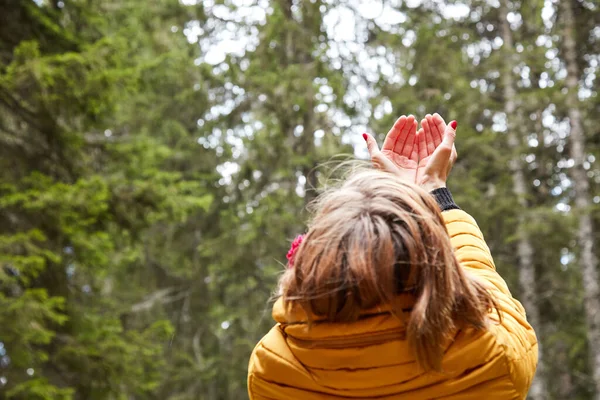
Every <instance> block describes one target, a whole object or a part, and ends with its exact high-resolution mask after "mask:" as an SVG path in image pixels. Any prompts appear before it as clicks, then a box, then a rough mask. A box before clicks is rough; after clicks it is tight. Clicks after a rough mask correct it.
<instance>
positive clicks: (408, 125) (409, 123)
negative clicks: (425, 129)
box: [393, 115, 415, 154]
mask: <svg viewBox="0 0 600 400" xmlns="http://www.w3.org/2000/svg"><path fill="white" fill-rule="evenodd" d="M414 123H415V117H413V116H412V115H409V116H408V117H407V118H406V122H405V123H404V126H403V127H402V132H401V133H400V135H399V137H398V141H396V145H395V146H394V150H393V151H394V153H398V154H402V148H403V147H404V144H405V143H406V139H408V135H409V133H410V132H411V131H412V130H414Z"/></svg>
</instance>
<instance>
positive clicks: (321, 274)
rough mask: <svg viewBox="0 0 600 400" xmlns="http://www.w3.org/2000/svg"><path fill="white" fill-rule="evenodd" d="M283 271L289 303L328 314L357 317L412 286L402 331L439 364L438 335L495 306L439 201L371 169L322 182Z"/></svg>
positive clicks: (426, 363) (428, 361) (482, 321)
mask: <svg viewBox="0 0 600 400" xmlns="http://www.w3.org/2000/svg"><path fill="white" fill-rule="evenodd" d="M313 206H314V207H315V214H314V217H313V219H312V221H311V223H310V224H309V229H308V232H307V234H306V236H305V238H304V240H303V242H302V244H301V245H300V247H299V249H298V250H297V252H296V254H295V257H294V266H293V268H290V269H288V270H287V271H286V272H285V273H284V274H283V276H282V277H281V279H280V282H279V294H280V295H281V296H283V300H284V302H285V304H286V306H287V307H294V306H300V307H302V309H303V310H304V311H305V313H306V314H307V316H308V318H309V322H311V318H312V317H311V316H317V317H319V319H325V320H326V321H330V322H354V321H356V320H358V318H359V316H360V314H361V312H362V311H364V310H367V309H370V308H373V307H375V306H378V305H383V304H387V305H391V306H392V312H393V314H395V315H398V316H402V315H403V314H402V313H403V310H402V309H398V310H395V309H393V307H394V302H393V300H394V298H396V297H397V296H398V295H399V294H402V293H412V294H413V295H414V297H415V299H416V300H415V304H414V307H413V308H412V311H410V314H409V317H408V322H407V326H406V337H407V340H408V341H409V344H410V347H411V349H413V351H414V354H415V357H416V360H417V362H418V363H419V365H420V366H421V367H423V368H424V369H426V370H429V369H433V370H437V371H439V370H441V362H442V356H443V351H444V343H447V342H448V341H449V340H451V338H452V335H453V334H454V332H455V331H456V329H457V328H460V327H463V326H473V327H475V328H478V329H484V328H485V327H486V326H487V322H488V313H489V312H490V311H491V310H492V309H496V310H498V307H497V305H496V303H495V301H494V299H493V298H492V297H491V295H490V293H489V292H488V291H487V290H486V289H485V287H484V286H483V285H482V283H480V282H479V281H477V280H475V279H473V278H471V277H469V276H468V275H466V274H465V272H464V271H463V269H462V268H461V267H460V266H459V264H458V261H457V259H456V257H455V255H454V250H453V248H452V245H451V244H450V238H449V236H448V232H447V231H446V228H445V224H444V220H443V219H442V215H441V212H440V209H439V207H438V205H437V203H436V202H435V200H434V199H433V197H432V196H431V195H430V194H428V193H427V192H425V191H424V190H422V189H421V188H419V187H418V186H416V185H413V184H409V183H405V182H403V181H401V180H399V179H398V178H396V177H394V176H393V175H391V174H389V173H385V172H380V171H376V170H368V171H363V172H359V173H356V174H354V175H352V176H351V177H350V178H349V179H347V180H346V181H345V182H344V183H343V184H342V185H341V186H340V187H338V188H334V189H331V190H328V191H326V192H325V193H324V194H322V195H321V196H319V197H318V198H317V199H316V200H315V202H314V204H313Z"/></svg>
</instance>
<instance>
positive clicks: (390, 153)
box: [363, 115, 418, 183]
mask: <svg viewBox="0 0 600 400" xmlns="http://www.w3.org/2000/svg"><path fill="white" fill-rule="evenodd" d="M363 137H364V138H365V140H366V142H367V147H368V149H369V154H370V155H371V160H372V161H373V164H375V167H377V168H379V169H382V170H385V171H388V172H392V173H394V174H396V175H398V176H400V177H401V178H402V179H403V180H406V181H409V182H411V183H415V182H416V179H417V168H418V152H417V121H416V120H415V117H413V116H412V115H409V116H408V117H406V116H404V115H403V116H401V117H400V118H398V120H397V121H396V123H395V124H394V126H393V127H392V129H390V131H389V132H388V134H387V135H386V137H385V141H384V142H383V148H382V149H381V150H379V147H378V146H377V142H376V141H375V138H373V137H372V136H370V135H368V134H366V133H365V134H363Z"/></svg>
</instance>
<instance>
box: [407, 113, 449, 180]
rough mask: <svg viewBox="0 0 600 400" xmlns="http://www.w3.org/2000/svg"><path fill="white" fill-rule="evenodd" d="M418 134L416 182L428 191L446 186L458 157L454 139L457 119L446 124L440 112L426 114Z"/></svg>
mask: <svg viewBox="0 0 600 400" xmlns="http://www.w3.org/2000/svg"><path fill="white" fill-rule="evenodd" d="M421 126H422V128H421V129H420V130H419V132H418V134H417V141H418V148H419V150H418V152H419V168H418V172H417V178H416V179H417V181H416V183H417V184H418V185H420V186H421V187H423V188H424V189H426V190H428V191H432V190H434V189H438V188H440V187H445V186H446V180H447V179H448V175H449V174H450V170H451V169H452V166H453V165H454V162H455V161H456V158H457V153H456V147H454V139H455V137H456V126H457V124H456V121H452V122H450V125H446V123H445V122H444V120H443V119H442V117H441V116H440V115H439V114H434V115H433V116H432V115H429V114H427V115H426V116H425V119H423V120H422V121H421Z"/></svg>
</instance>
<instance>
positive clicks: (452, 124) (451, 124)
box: [450, 121, 458, 130]
mask: <svg viewBox="0 0 600 400" xmlns="http://www.w3.org/2000/svg"><path fill="white" fill-rule="evenodd" d="M457 125H458V122H456V121H452V122H450V126H451V127H452V129H454V130H456V126H457Z"/></svg>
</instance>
